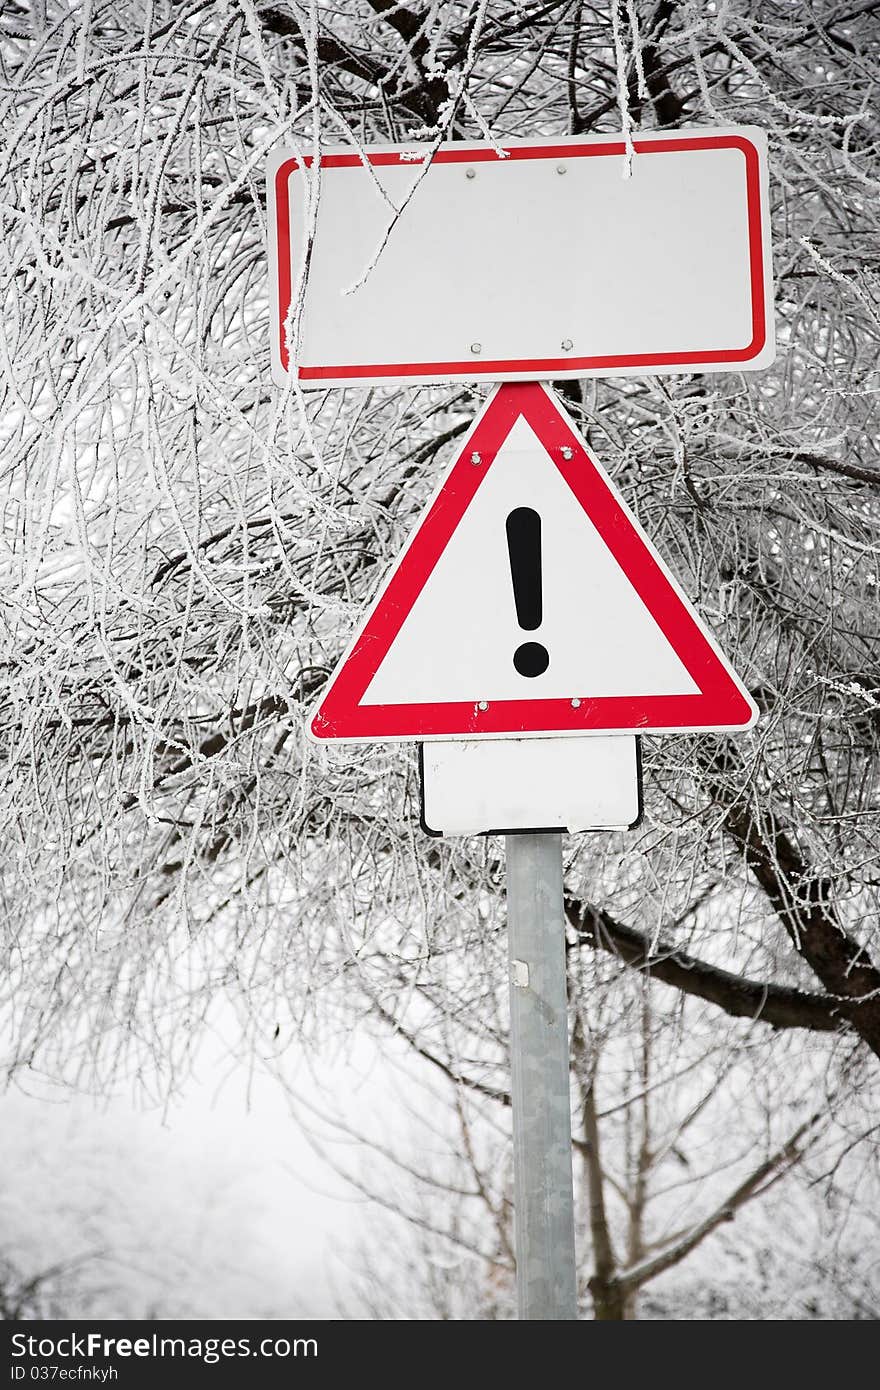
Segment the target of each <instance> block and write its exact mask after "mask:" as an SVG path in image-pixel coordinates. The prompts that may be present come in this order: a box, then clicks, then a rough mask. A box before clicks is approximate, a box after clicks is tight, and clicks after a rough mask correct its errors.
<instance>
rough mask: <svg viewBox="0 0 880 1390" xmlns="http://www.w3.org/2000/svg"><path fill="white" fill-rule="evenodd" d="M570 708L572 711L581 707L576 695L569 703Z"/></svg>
mask: <svg viewBox="0 0 880 1390" xmlns="http://www.w3.org/2000/svg"><path fill="white" fill-rule="evenodd" d="M571 707H572V709H580V707H581V702H580V700H579V699H578V697H577V696H576V695H575V697H574V699H573V700H572V702H571Z"/></svg>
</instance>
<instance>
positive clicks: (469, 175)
mask: <svg viewBox="0 0 880 1390" xmlns="http://www.w3.org/2000/svg"><path fill="white" fill-rule="evenodd" d="M464 176H465V178H466V179H475V178H476V177H477V171H476V169H465V171H464Z"/></svg>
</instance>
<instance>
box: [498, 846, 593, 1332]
mask: <svg viewBox="0 0 880 1390" xmlns="http://www.w3.org/2000/svg"><path fill="white" fill-rule="evenodd" d="M506 841H507V923H508V950H509V955H510V1050H511V1071H512V1074H513V1176H514V1222H515V1230H516V1285H517V1294H518V1300H519V1316H520V1317H521V1318H536V1319H541V1320H543V1321H545V1322H547V1321H552V1320H556V1321H559V1320H563V1319H571V1318H577V1281H576V1274H575V1258H574V1197H573V1192H572V1181H571V1109H570V1099H569V1071H568V1012H567V1007H566V989H565V931H564V926H563V920H564V919H563V907H562V836H561V835H558V834H547V833H545V834H526V835H508V836H507V837H506Z"/></svg>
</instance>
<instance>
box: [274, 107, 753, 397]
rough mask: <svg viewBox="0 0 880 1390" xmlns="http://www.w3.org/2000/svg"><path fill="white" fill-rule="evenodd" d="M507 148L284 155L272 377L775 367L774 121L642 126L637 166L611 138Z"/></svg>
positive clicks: (365, 379)
mask: <svg viewBox="0 0 880 1390" xmlns="http://www.w3.org/2000/svg"><path fill="white" fill-rule="evenodd" d="M502 149H503V156H502V155H501V154H499V152H498V150H497V149H495V148H493V147H492V146H490V145H486V144H479V145H477V144H468V143H453V144H449V145H444V146H441V148H440V149H439V150H438V151H437V152H436V153H435V154H434V156H433V159H432V160H431V161H430V163H428V162H427V157H428V154H429V149H428V148H427V147H419V148H416V149H413V148H412V147H411V146H410V147H402V146H401V147H382V148H377V147H368V148H367V149H366V150H365V151H364V155H363V157H361V155H359V154H358V153H356V152H354V151H353V150H352V149H351V148H350V147H346V148H344V149H342V148H339V149H333V150H327V151H326V153H324V154H323V155H322V157H321V162H320V170H319V171H318V170H316V169H315V168H314V165H313V163H312V162H311V161H310V160H309V159H308V157H307V156H302V157H298V156H297V155H296V154H294V153H293V152H292V151H290V150H282V151H280V152H277V153H276V154H274V155H273V156H272V159H271V161H270V166H269V171H268V197H269V221H270V234H271V265H270V275H271V285H270V290H271V302H272V310H273V319H272V360H273V373H274V376H275V379H276V381H278V382H279V383H281V384H284V383H286V382H287V381H288V380H289V379H290V374H291V363H294V364H295V372H296V377H297V379H298V380H299V382H300V384H301V385H302V386H312V387H320V386H353V385H355V386H356V385H358V384H361V385H372V384H375V383H377V382H386V383H407V382H409V383H417V382H432V381H449V380H454V379H464V380H468V379H470V380H473V379H476V378H488V379H490V380H494V381H500V380H535V379H546V378H550V377H584V376H614V375H626V374H631V373H642V374H644V373H658V372H692V371H710V372H717V371H743V370H750V369H754V368H759V367H765V366H767V365H768V364H769V363H770V362H772V360H773V357H774V340H773V321H772V303H773V289H772V281H771V266H770V239H769V238H770V222H769V210H768V200H767V170H766V140H765V137H764V135H763V132H761V131H759V130H757V129H754V128H752V127H742V128H725V129H718V130H714V129H705V128H698V129H693V130H684V131H675V132H662V133H658V134H649V135H639V136H638V137H637V139H636V141H635V150H636V153H635V156H634V158H633V161H632V175H631V177H629V178H624V177H623V174H624V170H625V156H624V147H623V143H622V141H621V139H620V137H619V136H618V137H614V136H601V137H592V138H586V137H580V136H578V137H569V138H566V139H556V140H553V141H552V142H551V141H546V140H544V141H534V140H530V141H521V142H508V143H505V144H504V146H503V147H502ZM310 208H311V209H313V210H314V218H313V217H312V213H311V212H310ZM291 309H292V311H291ZM285 325H287V326H285ZM291 330H292V337H291Z"/></svg>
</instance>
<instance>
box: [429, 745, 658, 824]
mask: <svg viewBox="0 0 880 1390" xmlns="http://www.w3.org/2000/svg"><path fill="white" fill-rule="evenodd" d="M421 759H422V825H423V828H424V829H425V830H426V831H427V832H428V834H431V835H482V834H486V833H487V832H490V831H496V832H498V833H501V832H504V831H508V830H512V831H516V830H567V831H569V832H570V833H572V834H575V833H577V832H579V831H583V830H626V829H629V828H630V827H631V826H633V825H635V823H636V821H637V820H638V819H639V814H640V809H641V790H640V774H639V759H638V749H637V743H636V739H635V738H634V737H628V736H626V735H619V736H613V737H608V738H594V737H584V738H520V739H487V740H477V739H471V740H467V739H463V740H456V741H454V742H453V741H450V742H444V741H438V742H432V743H425V744H423V745H422V750H421Z"/></svg>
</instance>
